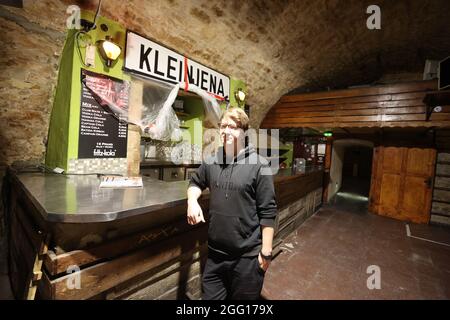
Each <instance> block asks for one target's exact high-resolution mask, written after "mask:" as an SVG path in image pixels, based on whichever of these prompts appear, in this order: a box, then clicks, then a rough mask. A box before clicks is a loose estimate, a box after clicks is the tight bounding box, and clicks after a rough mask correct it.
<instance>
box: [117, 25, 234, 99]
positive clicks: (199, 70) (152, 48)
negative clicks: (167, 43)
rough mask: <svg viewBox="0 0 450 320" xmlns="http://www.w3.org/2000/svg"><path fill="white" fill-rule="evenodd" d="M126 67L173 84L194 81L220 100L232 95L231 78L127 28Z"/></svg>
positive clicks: (184, 87)
mask: <svg viewBox="0 0 450 320" xmlns="http://www.w3.org/2000/svg"><path fill="white" fill-rule="evenodd" d="M124 67H125V69H126V70H128V71H132V72H137V73H139V74H142V75H145V76H148V77H151V78H154V79H158V80H161V81H164V82H169V83H172V84H178V83H188V84H194V85H196V86H197V87H199V88H200V89H202V90H205V91H206V92H208V93H210V94H212V95H214V96H215V97H216V98H217V99H220V100H223V99H224V98H226V99H229V96H230V78H229V77H227V76H225V75H223V74H221V73H219V72H217V71H215V70H212V69H210V68H208V67H205V66H204V65H201V64H199V63H197V62H195V61H192V60H189V59H188V58H186V57H184V56H182V55H181V54H178V53H176V52H175V51H173V50H170V49H167V48H165V47H163V46H161V45H159V44H157V43H156V42H153V41H151V40H149V39H146V38H144V37H142V36H140V35H138V34H136V33H134V32H131V31H127V45H126V56H125V65H124ZM186 80H188V81H186ZM182 89H185V90H186V89H187V90H189V86H183V87H182Z"/></svg>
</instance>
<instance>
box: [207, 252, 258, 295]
mask: <svg viewBox="0 0 450 320" xmlns="http://www.w3.org/2000/svg"><path fill="white" fill-rule="evenodd" d="M264 272H265V271H264V270H263V269H262V268H261V267H260V266H259V262H258V256H255V257H241V258H237V259H235V260H225V259H223V258H221V257H217V256H214V255H211V254H210V255H209V256H208V259H207V261H206V265H205V269H204V271H203V279H202V282H203V296H202V299H203V300H225V299H232V300H257V299H260V294H261V290H262V287H263V282H264Z"/></svg>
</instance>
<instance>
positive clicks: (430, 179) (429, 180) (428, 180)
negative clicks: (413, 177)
mask: <svg viewBox="0 0 450 320" xmlns="http://www.w3.org/2000/svg"><path fill="white" fill-rule="evenodd" d="M432 181H433V179H432V178H431V177H429V178H427V179H426V180H425V184H426V185H427V188H428V189H430V188H431V183H432Z"/></svg>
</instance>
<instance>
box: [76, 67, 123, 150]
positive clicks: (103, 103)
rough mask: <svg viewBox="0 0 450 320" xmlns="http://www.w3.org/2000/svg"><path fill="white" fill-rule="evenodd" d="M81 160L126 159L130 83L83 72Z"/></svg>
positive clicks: (80, 131) (79, 143)
mask: <svg viewBox="0 0 450 320" xmlns="http://www.w3.org/2000/svg"><path fill="white" fill-rule="evenodd" d="M81 80H82V81H81V83H82V90H81V106H80V130H79V142H78V158H79V159H85V158H126V156H127V131H128V124H127V122H126V119H127V113H128V98H129V92H130V82H129V81H124V80H120V79H115V78H112V77H108V76H105V75H101V74H97V73H93V72H89V71H86V70H82V72H81Z"/></svg>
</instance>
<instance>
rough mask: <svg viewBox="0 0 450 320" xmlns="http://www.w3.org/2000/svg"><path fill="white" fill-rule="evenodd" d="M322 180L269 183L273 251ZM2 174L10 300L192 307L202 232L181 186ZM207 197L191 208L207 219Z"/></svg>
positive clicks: (294, 177)
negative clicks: (115, 185) (168, 302)
mask: <svg viewBox="0 0 450 320" xmlns="http://www.w3.org/2000/svg"><path fill="white" fill-rule="evenodd" d="M322 179H323V172H322V171H321V170H310V171H307V172H306V173H292V172H291V170H280V171H279V172H278V174H277V175H276V176H275V178H274V181H275V189H276V196H277V203H278V208H279V212H278V216H277V220H276V222H277V223H276V235H275V241H274V246H275V247H276V248H277V247H278V245H279V244H280V243H281V241H282V239H283V238H284V237H286V236H287V235H288V234H289V233H290V232H292V231H293V230H295V228H296V227H298V225H300V224H301V223H302V222H303V221H304V220H305V219H306V218H307V217H308V216H309V215H311V214H312V213H313V212H314V211H315V210H316V209H317V208H318V206H319V205H320V204H321V194H322ZM143 183H144V187H143V188H138V189H100V188H99V184H100V179H99V178H98V177H97V176H96V175H85V176H76V175H67V176H65V175H57V174H43V173H38V172H37V173H18V172H16V171H14V170H12V169H9V170H8V174H7V176H6V180H5V184H6V185H7V188H6V191H5V192H7V196H8V199H10V201H9V205H8V208H6V209H7V210H6V214H7V223H8V226H9V247H10V250H9V251H10V252H9V257H10V259H9V266H10V277H11V283H12V287H13V292H14V295H15V297H16V298H17V299H33V298H38V299H186V298H189V299H198V298H199V297H200V296H201V270H202V269H203V265H204V262H205V258H206V253H207V227H208V225H207V224H200V225H196V226H190V225H188V224H187V222H186V205H187V203H186V189H187V186H188V181H175V182H166V181H160V180H155V179H151V178H147V177H143ZM208 198H209V196H208V192H207V191H205V192H204V193H203V195H202V197H201V200H200V204H201V206H202V208H203V211H204V213H205V216H206V219H207V220H208V212H207V211H208V210H207V208H208Z"/></svg>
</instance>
